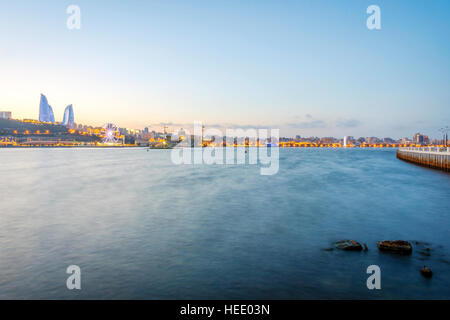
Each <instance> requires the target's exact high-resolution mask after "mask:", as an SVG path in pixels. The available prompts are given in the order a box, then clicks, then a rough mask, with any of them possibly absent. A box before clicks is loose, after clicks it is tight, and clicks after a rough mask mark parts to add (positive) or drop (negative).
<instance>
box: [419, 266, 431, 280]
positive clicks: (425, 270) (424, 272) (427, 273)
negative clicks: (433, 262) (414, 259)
mask: <svg viewBox="0 0 450 320" xmlns="http://www.w3.org/2000/svg"><path fill="white" fill-rule="evenodd" d="M420 273H421V274H422V275H423V276H424V277H425V278H431V276H432V275H433V271H431V269H430V268H428V267H426V266H423V268H422V269H420Z"/></svg>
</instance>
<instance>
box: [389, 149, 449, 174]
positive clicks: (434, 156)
mask: <svg viewBox="0 0 450 320" xmlns="http://www.w3.org/2000/svg"><path fill="white" fill-rule="evenodd" d="M397 158H398V159H401V160H404V161H408V162H411V163H415V164H418V165H421V166H425V167H429V168H433V169H439V170H443V171H446V172H450V148H431V147H430V148H428V147H424V148H412V147H411V148H400V149H398V150H397Z"/></svg>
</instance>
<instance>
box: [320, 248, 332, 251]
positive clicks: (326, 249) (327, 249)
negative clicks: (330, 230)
mask: <svg viewBox="0 0 450 320" xmlns="http://www.w3.org/2000/svg"><path fill="white" fill-rule="evenodd" d="M322 250H323V251H333V250H334V248H325V249H322Z"/></svg>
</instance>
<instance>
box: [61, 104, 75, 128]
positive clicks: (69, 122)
mask: <svg viewBox="0 0 450 320" xmlns="http://www.w3.org/2000/svg"><path fill="white" fill-rule="evenodd" d="M62 124H63V125H65V126H68V127H73V125H74V124H75V118H74V115H73V106H72V105H71V104H69V105H68V106H67V107H66V109H65V110H64V117H63V121H62Z"/></svg>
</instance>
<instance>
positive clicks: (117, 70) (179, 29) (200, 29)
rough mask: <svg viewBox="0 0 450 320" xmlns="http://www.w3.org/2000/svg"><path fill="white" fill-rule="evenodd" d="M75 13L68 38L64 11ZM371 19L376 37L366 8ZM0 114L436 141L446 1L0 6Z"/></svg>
mask: <svg viewBox="0 0 450 320" xmlns="http://www.w3.org/2000/svg"><path fill="white" fill-rule="evenodd" d="M70 4H76V5H78V6H79V7H80V8H81V24H82V26H81V30H68V29H67V28H66V20H67V17H68V16H69V15H68V14H67V13H66V8H67V7H68V5H70ZM371 4H376V5H379V6H380V8H381V25H382V29H381V30H375V31H370V30H368V29H367V28H366V19H367V17H368V15H367V14H366V8H367V7H368V6H369V5H371ZM0 35H1V38H0V40H1V41H0V70H1V71H0V109H6V110H10V111H12V112H13V116H14V117H15V118H37V117H38V103H39V94H40V93H41V92H42V93H44V94H46V95H47V97H48V99H49V102H50V104H51V105H52V106H53V109H54V111H55V116H56V118H57V119H59V120H61V119H62V114H63V110H64V107H65V106H66V105H67V104H73V105H74V110H75V120H76V121H77V122H79V123H84V124H93V125H102V124H104V123H106V122H114V123H116V124H117V125H119V126H123V127H125V126H126V127H134V128H142V127H144V126H147V125H150V124H154V125H155V126H157V125H156V124H158V123H163V122H168V123H173V124H174V125H175V126H177V125H180V126H187V125H186V123H192V122H193V121H194V120H201V121H204V122H205V123H207V124H214V125H224V126H243V127H247V126H253V125H254V126H258V127H268V126H270V127H278V128H280V129H281V133H282V134H283V135H290V136H292V135H295V134H300V135H302V136H309V135H317V136H330V135H334V136H343V135H353V136H358V137H359V136H380V137H385V136H392V137H395V138H399V137H403V136H412V134H414V133H415V132H417V131H420V132H423V133H425V134H429V135H430V136H432V137H437V136H439V132H438V129H439V128H440V127H442V126H445V125H450V41H449V40H450V1H448V0H433V1H429V0H408V1H406V0H395V1H394V0H389V1H386V0H370V1H366V0H345V1H344V0H342V1H334V0H315V1H313V0H308V1H306V0H305V1H300V0H298V1H281V0H279V1H265V0H253V1H245V0H244V1H242V0H241V1H195V0H194V1H170V0H166V1H99V0H96V1H81V0H72V1H61V0H59V1H58V0H54V1H45V0H43V1H22V0H17V1H5V0H0Z"/></svg>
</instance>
